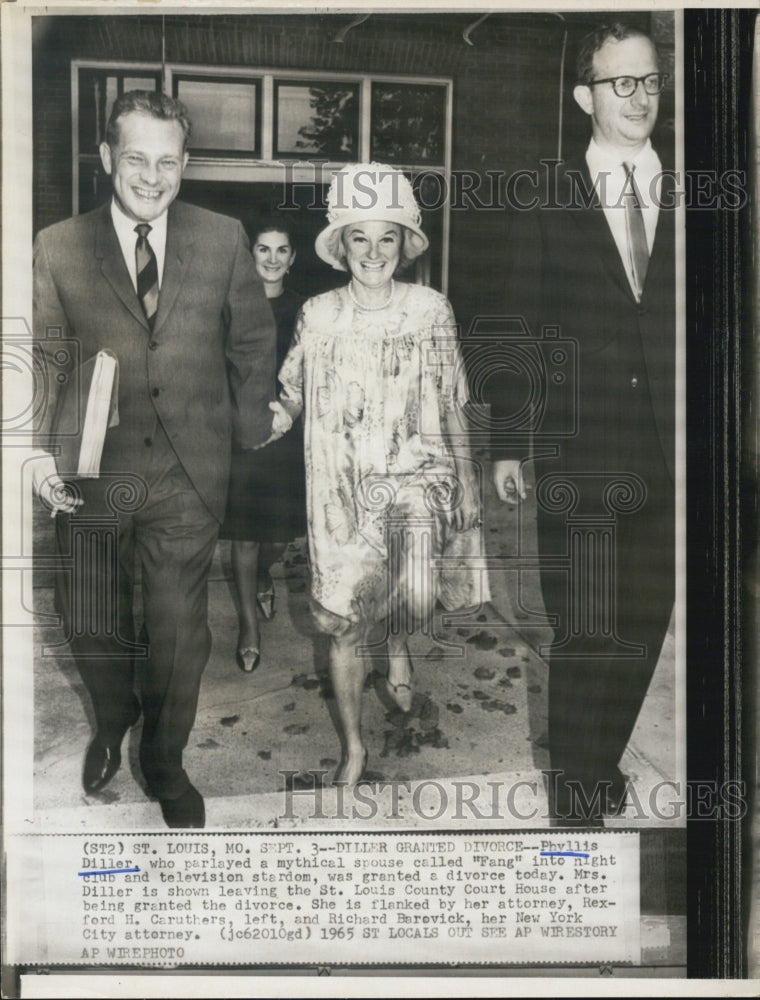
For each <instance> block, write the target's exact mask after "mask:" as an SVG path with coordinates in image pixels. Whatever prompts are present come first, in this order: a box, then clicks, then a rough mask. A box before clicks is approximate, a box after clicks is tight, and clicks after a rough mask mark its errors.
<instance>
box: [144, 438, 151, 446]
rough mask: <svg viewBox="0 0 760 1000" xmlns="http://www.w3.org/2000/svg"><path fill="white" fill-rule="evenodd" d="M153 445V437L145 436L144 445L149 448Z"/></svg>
mask: <svg viewBox="0 0 760 1000" xmlns="http://www.w3.org/2000/svg"><path fill="white" fill-rule="evenodd" d="M152 445H153V438H145V447H146V448H150V447H151V446H152Z"/></svg>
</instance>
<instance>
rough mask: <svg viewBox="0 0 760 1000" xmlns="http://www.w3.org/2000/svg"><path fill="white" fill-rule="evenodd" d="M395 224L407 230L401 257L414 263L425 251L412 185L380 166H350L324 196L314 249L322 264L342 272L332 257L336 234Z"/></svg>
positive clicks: (339, 262)
mask: <svg viewBox="0 0 760 1000" xmlns="http://www.w3.org/2000/svg"><path fill="white" fill-rule="evenodd" d="M375 220H376V221H378V222H395V223H396V224H397V225H399V226H403V227H404V228H405V229H406V230H407V238H406V247H405V256H406V258H407V260H414V258H415V257H419V256H420V254H423V253H424V252H425V251H426V250H427V248H428V245H429V244H428V238H427V236H425V234H424V233H423V232H422V230H421V229H420V221H421V215H420V209H419V205H418V204H417V201H416V200H415V197H414V192H413V191H412V185H411V184H410V183H409V181H408V180H407V179H406V177H405V176H404V175H403V174H402V172H401V171H400V170H398V169H396V167H389V166H386V165H385V164H384V163H350V164H348V165H347V166H345V167H343V169H342V170H339V171H338V172H337V173H336V174H335V176H334V177H333V179H332V183H331V184H330V190H329V191H328V192H327V221H328V225H327V227H326V228H325V229H323V230H322V232H321V233H320V234H319V236H317V239H316V242H315V244H314V249H315V250H316V251H317V254H318V255H319V257H321V259H322V260H323V261H325V263H327V264H331V265H332V266H333V267H334V268H335V269H336V270H337V271H345V270H346V265H345V263H344V261H343V260H341V259H340V258H339V257H337V256H336V255H335V253H334V252H333V251H334V249H335V237H334V236H333V234H334V233H336V231H337V230H340V229H342V228H343V227H344V226H350V225H351V224H352V223H354V222H372V221H375Z"/></svg>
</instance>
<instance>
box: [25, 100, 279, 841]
mask: <svg viewBox="0 0 760 1000" xmlns="http://www.w3.org/2000/svg"><path fill="white" fill-rule="evenodd" d="M189 135H190V122H189V119H188V117H187V112H186V110H185V108H184V106H183V105H182V104H180V103H179V102H177V101H174V100H172V99H171V98H168V97H166V96H164V95H163V94H158V93H150V92H147V91H133V92H131V93H128V94H125V95H124V96H123V97H120V98H119V99H118V100H117V101H116V102H115V104H114V107H113V111H112V113H111V116H110V119H109V122H108V128H107V142H104V143H103V144H102V145H101V147H100V156H101V160H102V163H103V167H104V169H105V171H106V173H108V174H109V175H110V176H111V180H112V185H113V199H112V201H111V202H110V203H109V204H107V205H105V206H103V207H102V208H98V209H96V210H95V211H93V212H90V213H88V214H86V215H82V216H77V217H75V218H72V219H69V220H67V221H65V222H61V223H58V224H57V225H54V226H51V227H50V228H48V229H45V230H44V231H42V232H41V233H40V234H39V235H38V237H37V239H36V241H35V255H34V327H35V336H36V337H37V338H38V344H39V347H40V349H41V350H42V351H44V352H45V353H46V355H47V362H48V370H49V371H50V373H51V375H50V377H49V379H48V400H47V406H46V408H45V411H44V413H43V414H42V418H41V420H40V423H39V427H38V440H39V443H40V445H41V447H42V448H43V449H45V454H43V455H42V456H40V459H39V461H38V462H37V463H36V465H37V469H36V474H35V481H36V484H37V491H38V493H39V494H40V496H41V497H42V499H43V501H45V502H46V503H47V504H48V505H49V506H50V507H52V508H53V510H54V511H55V512H56V513H57V518H56V534H57V541H58V547H59V552H60V554H61V556H62V557H63V562H62V565H63V566H67V567H68V568H67V569H66V572H61V573H59V574H58V579H57V599H58V604H59V610H60V612H61V613H62V615H63V618H64V624H65V625H66V627H67V633H68V637H69V642H70V645H71V648H72V652H73V654H74V656H75V658H76V660H77V665H78V668H79V670H80V673H81V675H82V678H83V680H84V683H85V685H86V687H87V689H88V691H89V694H90V696H91V698H92V703H93V709H94V713H95V722H96V732H95V736H94V739H93V741H92V743H91V744H90V746H89V748H88V751H87V754H86V757H85V765H84V775H83V783H84V788H85V791H87V792H88V793H89V792H95V791H98V790H99V789H102V788H103V787H104V786H105V785H106V784H107V783H108V781H110V779H111V778H112V777H113V775H114V774H115V772H116V771H117V769H118V767H119V765H120V763H121V743H122V740H123V738H124V735H125V733H126V732H127V730H128V729H129V728H130V726H132V725H134V724H135V723H136V722H137V720H138V718H139V715H140V712H141V711H142V714H143V717H144V720H143V730H142V738H141V742H140V764H141V767H142V770H143V774H144V776H145V779H146V782H147V786H148V790H149V792H151V793H152V794H153V795H155V796H156V797H157V798H158V799H159V802H160V804H161V809H162V813H163V816H164V819H165V821H166V823H167V824H168V825H169V826H170V827H202V826H203V825H204V822H205V808H204V802H203V798H202V796H201V795H200V793H199V792H198V791H197V790H196V789H195V788H194V787H193V785H192V784H191V782H190V779H189V778H188V776H187V774H186V772H185V770H184V768H183V766H182V752H183V749H184V747H185V746H186V744H187V740H188V737H189V734H190V731H191V729H192V726H193V723H194V720H195V712H196V707H197V701H198V691H199V687H200V680H201V674H202V672H203V669H204V667H205V664H206V661H207V659H208V656H209V652H210V648H211V634H210V631H209V628H208V615H207V585H208V573H209V568H210V565H211V560H212V556H213V553H214V548H215V545H216V540H217V530H218V527H219V522H220V520H221V519H222V517H223V514H224V509H225V502H226V492H227V478H228V473H229V459H230V450H231V441H232V436H233V432H234V434H235V435H236V436H237V438H238V440H239V442H240V444H241V446H242V447H255V446H258V445H260V444H261V443H262V442H263V441H264V440H265V439H266V438H267V437H268V436H269V433H270V430H271V425H272V412H271V410H270V409H269V406H268V402H269V400H271V399H273V398H274V376H275V334H274V324H273V320H272V314H271V311H270V309H269V306H268V304H267V301H266V297H265V296H264V293H263V290H262V287H261V283H260V281H259V280H258V278H257V276H256V271H255V268H254V265H253V260H252V258H251V256H250V253H249V248H248V243H247V239H246V237H245V235H244V232H243V229H242V226H241V225H240V224H239V223H238V222H236V221H234V220H232V219H229V218H226V217H224V216H220V215H217V214H215V213H211V212H208V211H205V210H202V209H199V208H195V207H193V206H190V205H187V204H183V203H181V202H178V201H175V199H176V197H177V193H178V192H179V187H180V182H181V179H182V173H183V171H184V168H185V166H186V164H187V159H188V152H187V141H188V138H189ZM61 331H62V332H63V334H64V336H65V337H68V338H73V339H74V340H75V341H76V342H77V343H78V347H79V357H80V360H81V361H82V362H85V361H87V360H88V359H90V358H92V357H93V356H94V355H96V354H97V352H98V351H100V350H103V349H106V350H109V351H110V352H112V354H113V355H115V356H116V358H117V359H118V375H117V382H118V390H117V401H118V425H116V426H110V427H109V429H108V431H107V433H106V438H105V445H104V450H103V455H102V460H101V466H100V478H98V479H87V480H79V481H75V482H72V483H71V484H70V485H69V486H68V488H63V489H62V482H61V480H66V479H67V474H69V473H71V472H72V471H75V470H72V469H67V468H60V469H57V468H56V467H55V462H54V459H53V458H52V455H53V454H55V453H57V449H56V440H55V435H52V436H51V432H50V424H51V419H52V414H53V412H54V410H55V406H56V395H57V392H58V384H59V381H61V380H62V381H64V382H65V380H66V378H67V377H70V378H73V377H74V376H75V374H76V373H75V372H72V371H67V370H66V366H65V365H64V367H63V370H62V371H60V372H59V375H58V376H57V377H56V376H55V375H54V373H55V372H56V371H57V370H58V368H59V362H60V358H61V355H60V353H57V342H56V341H57V337H56V334H58V336H60V332H61ZM59 474H60V477H61V478H60V479H59ZM114 505H116V510H117V512H118V544H117V545H116V547H115V550H114V552H113V553H112V558H110V559H109V558H108V557H107V556H106V557H105V558H103V557H102V556H103V552H102V551H100V555H99V556H98V557H95V556H94V555H92V552H96V551H97V550H96V549H93V550H92V552H91V553H90V555H89V556H88V557H86V558H84V559H83V558H78V557H77V552H76V551H72V548H73V546H72V538H74V537H75V536H76V529H77V520H78V519H79V521H80V523H81V522H82V520H83V519H84V518H85V517H87V518H89V519H90V520H92V519H93V518H97V517H98V516H99V515H103V518H102V519H103V522H104V525H105V528H106V529H107V528H108V525H109V522H110V521H112V519H113V511H114V509H115V508H114ZM88 523H90V522H88ZM96 530H97V529H96ZM104 530H105V529H104ZM77 537H78V536H77ZM104 537H105V536H104ZM138 560H139V563H140V568H141V580H142V596H143V618H144V626H143V630H142V633H141V636H140V639H141V640H142V642H138V643H135V635H134V623H133V614H132V595H133V585H134V582H135V564H136V561H138ZM109 594H110V595H111V597H108V596H107V595H109ZM98 595H100V596H98ZM103 595H106V597H105V598H104V597H103ZM99 600H101V601H103V600H105V601H106V606H104V607H99V606H98V601H99ZM110 604H113V605H115V606H114V607H110V606H109V605H110ZM82 609H84V610H83V613H84V616H85V619H86V624H85V627H82V622H81V620H76V621H75V620H74V619H75V618H76V616H77V614H80V613H82ZM117 610H118V613H117V614H114V612H116V611H117ZM111 618H113V619H114V620H115V622H116V623H117V625H116V626H115V627H110V626H109V622H110V620H111ZM136 663H137V665H138V673H139V675H140V677H139V680H140V684H139V687H140V689H141V690H140V699H139V700H138V698H137V697H136V695H135V693H134V687H135V665H136Z"/></svg>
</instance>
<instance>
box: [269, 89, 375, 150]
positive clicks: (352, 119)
mask: <svg viewBox="0 0 760 1000" xmlns="http://www.w3.org/2000/svg"><path fill="white" fill-rule="evenodd" d="M358 150H359V84H358V83H348V84H346V83H336V82H334V81H331V80H321V81H319V82H314V83H301V82H293V81H289V80H275V82H274V156H275V158H278V157H288V158H290V157H303V158H305V159H311V158H313V157H321V158H323V159H327V160H330V161H340V160H345V161H350V160H356V159H357V156H358Z"/></svg>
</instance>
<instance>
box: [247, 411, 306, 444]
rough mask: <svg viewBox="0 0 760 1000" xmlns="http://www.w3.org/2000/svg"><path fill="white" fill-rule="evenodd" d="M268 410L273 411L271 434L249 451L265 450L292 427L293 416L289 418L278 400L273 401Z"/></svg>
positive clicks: (289, 415) (288, 414)
mask: <svg viewBox="0 0 760 1000" xmlns="http://www.w3.org/2000/svg"><path fill="white" fill-rule="evenodd" d="M269 409H270V410H273V411H274V417H272V432H271V434H270V435H269V437H268V438H267V439H266V441H264V442H262V444H257V445H256V447H255V448H252V449H251V450H252V451H258V450H259V448H266V446H267V445H268V444H271V443H272V442H273V441H279V439H280V438H281V437H282V436H283V435H284V434H287V432H288V431H289V430H290V428H291V427H292V426H293V419H294V418H293V416H291V414H290V413H289V412H288V410H287V409H286V407H285V406H284V405H283V404H282V403H281V402H280V400H279V399H273V400H272V402H271V403H270V404H269ZM296 416H297V414H296Z"/></svg>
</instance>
